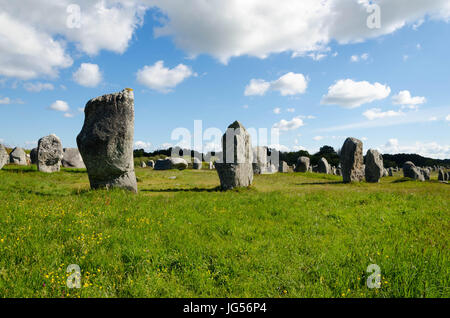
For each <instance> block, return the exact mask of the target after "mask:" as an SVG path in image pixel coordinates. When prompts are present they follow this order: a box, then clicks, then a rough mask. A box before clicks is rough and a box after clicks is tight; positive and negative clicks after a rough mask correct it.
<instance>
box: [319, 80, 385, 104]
mask: <svg viewBox="0 0 450 318" xmlns="http://www.w3.org/2000/svg"><path fill="white" fill-rule="evenodd" d="M390 94H391V88H390V87H389V86H387V85H382V84H380V83H374V84H371V83H369V82H367V81H362V82H355V81H353V80H351V79H345V80H339V81H337V82H336V83H335V84H333V85H332V86H330V87H329V88H328V94H326V95H324V96H323V98H322V101H321V104H324V105H333V104H334V105H340V106H342V107H345V108H356V107H359V106H361V105H363V104H367V103H371V102H374V101H376V100H382V99H385V98H387V97H388V96H389V95H390Z"/></svg>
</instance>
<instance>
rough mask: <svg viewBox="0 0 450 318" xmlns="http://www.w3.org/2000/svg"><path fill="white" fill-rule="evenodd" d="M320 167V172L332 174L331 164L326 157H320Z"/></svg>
mask: <svg viewBox="0 0 450 318" xmlns="http://www.w3.org/2000/svg"><path fill="white" fill-rule="evenodd" d="M318 169H319V173H325V174H331V166H330V165H329V164H328V161H327V159H325V158H320V160H319V164H318Z"/></svg>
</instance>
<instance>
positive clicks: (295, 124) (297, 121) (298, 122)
mask: <svg viewBox="0 0 450 318" xmlns="http://www.w3.org/2000/svg"><path fill="white" fill-rule="evenodd" d="M303 125H304V123H303V120H302V119H301V118H300V117H294V118H292V120H285V119H282V120H281V121H279V122H278V123H275V124H274V125H273V128H277V129H279V130H280V131H288V130H295V129H298V128H300V127H302V126H303Z"/></svg>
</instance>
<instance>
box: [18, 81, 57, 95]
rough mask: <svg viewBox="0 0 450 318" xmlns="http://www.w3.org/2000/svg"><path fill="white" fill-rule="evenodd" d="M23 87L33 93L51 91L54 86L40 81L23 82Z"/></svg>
mask: <svg viewBox="0 0 450 318" xmlns="http://www.w3.org/2000/svg"><path fill="white" fill-rule="evenodd" d="M23 87H24V88H25V89H26V90H27V91H29V92H34V93H39V92H40V91H52V90H54V89H55V87H54V86H53V84H51V83H41V82H37V83H25V84H24V85H23Z"/></svg>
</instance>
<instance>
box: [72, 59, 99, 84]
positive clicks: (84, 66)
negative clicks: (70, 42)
mask: <svg viewBox="0 0 450 318" xmlns="http://www.w3.org/2000/svg"><path fill="white" fill-rule="evenodd" d="M72 76H73V80H74V81H75V82H77V83H78V84H79V85H81V86H85V87H95V86H97V85H98V84H100V82H101V81H102V73H101V72H100V68H99V67H98V65H97V64H91V63H81V65H80V67H79V68H78V70H77V71H76V72H74V73H73V75H72Z"/></svg>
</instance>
